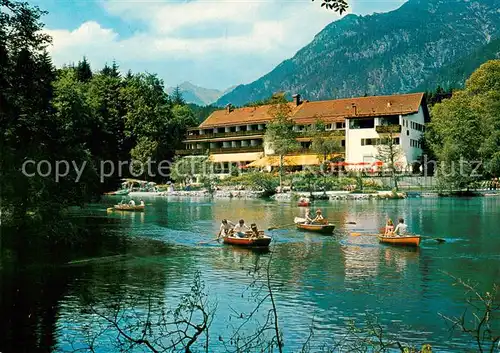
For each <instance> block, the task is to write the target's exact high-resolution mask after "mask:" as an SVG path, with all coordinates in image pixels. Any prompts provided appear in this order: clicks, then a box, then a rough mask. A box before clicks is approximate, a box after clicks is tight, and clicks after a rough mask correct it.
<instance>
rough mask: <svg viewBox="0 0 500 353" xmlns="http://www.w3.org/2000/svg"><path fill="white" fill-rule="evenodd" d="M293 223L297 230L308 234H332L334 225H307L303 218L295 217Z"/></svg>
mask: <svg viewBox="0 0 500 353" xmlns="http://www.w3.org/2000/svg"><path fill="white" fill-rule="evenodd" d="M294 223H295V225H296V226H297V228H298V229H300V230H305V231H309V232H316V233H322V234H332V233H333V231H334V230H335V225H334V224H332V223H324V224H320V223H308V222H307V221H306V219H305V218H301V217H295V219H294Z"/></svg>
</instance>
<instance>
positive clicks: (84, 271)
mask: <svg viewBox="0 0 500 353" xmlns="http://www.w3.org/2000/svg"><path fill="white" fill-rule="evenodd" d="M145 201H146V203H147V204H151V205H148V206H147V207H148V209H147V210H146V211H145V212H143V213H142V212H141V213H135V212H130V213H127V212H119V213H115V212H113V213H112V214H111V215H108V214H107V213H106V211H105V209H106V208H105V206H106V204H101V205H95V206H92V207H89V208H88V209H87V210H82V211H81V215H82V216H85V215H86V213H85V212H88V213H87V214H91V215H98V217H95V218H82V219H85V222H86V223H85V226H86V228H88V229H89V234H90V235H92V237H93V240H95V241H94V242H93V243H92V245H91V246H90V247H89V248H88V249H85V251H84V252H82V253H68V254H66V253H56V254H52V255H50V256H42V253H41V252H40V251H32V252H30V253H27V252H25V253H23V254H21V253H20V254H18V255H16V256H12V258H14V259H15V261H14V260H13V261H11V262H7V263H3V264H2V268H1V270H0V271H1V272H0V274H1V276H0V294H1V295H0V308H1V313H2V320H0V330H1V331H0V332H2V333H4V334H3V335H2V337H1V338H0V351H1V352H23V351H25V352H37V351H51V350H53V349H54V346H57V347H58V348H57V349H59V350H62V349H63V348H64V349H68V348H70V347H69V343H68V342H69V341H68V338H71V339H76V340H80V341H81V340H83V338H84V333H83V332H82V330H81V329H82V327H85V325H92V324H93V322H94V317H93V316H92V313H91V312H89V311H88V308H89V306H94V307H97V308H98V309H102V310H108V309H109V306H110V305H112V304H113V303H115V302H124V301H125V302H126V300H128V298H131V297H132V298H134V300H135V301H136V303H134V304H130V303H129V304H127V305H131V306H134V307H135V308H136V309H137V310H139V311H144V310H145V308H146V302H145V301H144V300H145V299H146V298H149V297H153V298H156V299H157V303H158V305H165V306H168V307H172V306H175V304H176V301H177V300H178V299H179V296H180V295H182V294H183V293H186V292H188V291H189V289H190V286H191V284H192V280H193V277H194V274H195V272H196V271H200V272H201V273H202V276H203V277H202V278H203V280H204V282H205V283H206V285H207V290H208V292H209V293H210V297H211V298H213V299H214V300H217V301H218V303H219V307H218V313H217V315H216V319H215V320H214V327H213V332H215V333H219V332H225V330H227V325H228V317H229V316H230V315H231V313H232V311H231V308H230V306H231V307H232V308H239V309H241V310H242V311H246V310H251V309H252V305H253V303H249V302H248V301H246V299H244V298H242V293H243V292H244V291H245V288H247V286H248V285H249V284H250V282H251V278H250V276H249V275H248V273H249V271H250V269H251V268H253V267H255V266H257V265H258V266H264V265H266V264H267V262H268V260H269V259H270V258H271V255H272V266H271V281H272V285H273V286H274V288H275V289H276V298H277V301H278V305H279V310H280V315H281V316H282V317H283V318H285V319H284V322H285V323H286V324H285V325H284V327H283V329H284V332H285V335H286V336H285V337H286V344H287V351H292V350H293V351H297V350H298V349H299V348H300V344H301V343H302V342H303V340H302V338H303V337H304V336H307V334H308V327H309V326H310V325H311V323H312V322H313V321H314V322H315V325H316V328H317V329H318V332H317V334H316V335H315V339H316V340H317V342H318V343H320V342H325V341H326V340H328V339H332V337H334V336H338V335H340V336H341V335H342V334H344V333H345V329H346V327H345V321H346V319H347V318H355V319H356V320H358V321H360V322H362V321H363V320H364V318H365V316H366V313H367V312H372V313H373V312H375V313H378V314H379V315H380V316H381V319H382V321H383V322H384V323H387V325H389V326H388V327H389V328H390V329H389V331H390V332H393V333H397V334H398V335H400V337H401V338H403V339H411V340H413V341H414V343H415V344H418V343H422V342H426V341H429V340H431V341H432V342H434V343H435V344H434V347H435V348H436V350H439V351H440V352H452V351H457V347H459V348H458V350H460V349H461V348H463V346H464V345H465V344H466V342H468V341H467V339H466V338H465V337H462V336H456V337H454V338H453V339H452V340H450V339H448V338H449V331H448V328H446V327H445V326H444V325H443V324H442V322H440V320H439V317H438V316H437V313H438V312H444V313H446V314H450V315H451V314H457V311H459V310H462V309H463V307H462V306H461V303H462V301H463V292H462V291H461V290H460V289H459V288H456V287H453V286H452V285H451V284H452V281H451V280H450V279H449V278H447V277H446V276H445V275H443V273H442V272H441V270H444V271H446V272H450V273H452V274H454V275H457V276H460V277H462V278H465V279H472V280H474V281H477V282H480V286H479V288H480V289H486V288H488V287H489V286H491V284H492V283H493V282H495V281H497V282H498V278H500V266H498V260H499V259H500V258H499V256H498V254H499V253H500V237H498V216H499V212H500V201H499V200H493V199H488V200H480V199H475V200H469V201H467V200H454V199H448V200H432V199H420V200H419V199H415V200H400V201H394V202H392V201H391V202H389V201H387V202H386V201H384V202H372V201H370V202H361V203H356V202H332V203H326V202H324V203H322V202H318V203H315V204H314V207H313V208H321V209H322V211H323V213H325V214H326V215H327V217H328V218H329V219H330V220H333V222H335V223H336V224H337V225H338V226H337V228H338V229H337V231H336V232H335V234H334V236H328V237H325V236H322V235H318V234H314V233H308V232H299V231H298V230H296V229H295V228H294V227H293V226H292V227H289V228H284V229H281V230H276V231H272V232H269V234H270V235H272V236H273V243H272V247H271V251H272V254H271V253H269V252H261V251H254V250H250V249H244V248H236V247H231V246H226V245H222V244H218V243H215V242H214V243H211V244H207V245H204V246H201V245H199V242H200V241H208V240H210V239H213V235H214V234H215V233H216V232H217V230H218V227H219V224H220V219H221V218H228V219H232V220H237V219H239V218H244V219H245V220H246V221H247V222H254V221H255V222H256V223H257V224H258V225H259V227H260V228H261V229H265V228H267V227H270V226H277V225H286V224H288V223H291V222H293V218H294V217H295V216H298V215H302V212H304V209H301V208H298V207H296V206H295V204H290V205H285V204H279V203H274V202H264V201H260V200H227V201H223V200H218V201H217V202H212V201H210V200H204V199H196V200H190V201H187V202H185V201H181V200H175V199H174V200H170V199H169V200H168V201H166V200H164V199H161V198H159V199H154V200H145ZM399 215H401V216H403V217H405V218H406V219H407V223H408V224H409V226H410V228H411V230H412V231H414V232H415V233H419V234H423V235H428V236H434V237H445V238H447V239H450V238H453V239H454V240H453V241H447V242H446V243H445V244H437V243H436V242H435V241H434V242H433V241H431V240H425V241H422V244H421V248H420V249H419V250H417V249H408V248H397V247H391V246H386V245H382V244H379V243H378V240H377V239H376V237H369V236H360V237H352V236H350V235H349V232H350V231H355V230H367V231H368V232H372V231H375V230H377V229H378V228H379V227H380V225H381V224H383V223H384V222H385V219H386V217H387V216H390V217H391V218H396V217H397V216H399ZM348 221H355V222H356V223H357V224H356V225H345V224H344V223H346V222H348ZM97 240H99V241H97ZM37 250H38V249H37ZM39 253H40V254H39ZM115 255H124V256H119V257H113V256H115ZM62 257H64V258H66V257H68V258H69V259H68V261H69V260H77V262H73V263H72V264H71V265H60V264H57V263H53V262H54V261H55V259H58V258H62ZM34 259H36V261H35V260H34ZM47 259H50V261H48V260H47ZM87 260H88V261H87ZM78 261H80V262H78ZM61 262H66V260H64V261H61ZM30 264H31V265H30ZM459 312H460V311H459ZM313 319H314V320H313ZM401 320H403V321H404V324H405V325H406V327H405V328H396V327H395V326H394V324H393V323H394V322H401ZM391 325H392V326H391ZM214 341H215V342H214V344H215V346H214V348H213V349H212V350H211V351H213V352H217V351H220V350H223V349H222V348H221V347H220V346H217V340H214ZM20 342H21V343H20ZM450 342H452V343H453V345H452V343H450ZM99 347H100V349H99V350H98V351H103V352H106V351H110V352H111V351H113V346H112V340H111V337H107V338H106V339H104V338H103V339H102V340H100V341H99Z"/></svg>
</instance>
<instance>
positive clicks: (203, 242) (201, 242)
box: [198, 238, 219, 245]
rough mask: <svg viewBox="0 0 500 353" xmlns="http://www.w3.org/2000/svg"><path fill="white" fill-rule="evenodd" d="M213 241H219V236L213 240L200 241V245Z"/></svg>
mask: <svg viewBox="0 0 500 353" xmlns="http://www.w3.org/2000/svg"><path fill="white" fill-rule="evenodd" d="M213 241H219V238H215V239H212V240H209V241H200V242H199V243H198V245H201V244H208V243H211V242H213Z"/></svg>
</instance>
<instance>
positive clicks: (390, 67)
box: [216, 0, 500, 106]
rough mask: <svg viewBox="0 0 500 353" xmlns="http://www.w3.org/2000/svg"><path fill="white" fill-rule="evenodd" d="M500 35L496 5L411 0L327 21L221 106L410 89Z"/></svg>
mask: <svg viewBox="0 0 500 353" xmlns="http://www.w3.org/2000/svg"><path fill="white" fill-rule="evenodd" d="M499 37H500V2H499V1H498V0H409V1H408V2H406V3H405V4H403V5H402V6H401V7H400V8H399V9H397V10H394V11H391V12H388V13H379V14H374V15H370V16H357V15H347V16H345V17H343V18H342V19H340V20H338V21H335V22H333V23H331V24H329V25H328V26H326V27H325V28H324V29H323V30H322V31H321V32H320V33H318V34H317V35H316V36H315V38H314V39H313V41H312V42H311V43H310V44H308V45H306V46H305V47H304V48H302V49H300V50H299V51H298V52H297V53H296V54H295V56H294V57H293V58H291V59H288V60H285V61H283V62H282V63H281V64H279V65H278V66H277V67H276V68H274V69H273V70H272V71H271V72H269V73H268V74H266V75H264V76H263V77H261V78H259V79H258V80H256V81H254V82H252V83H250V84H247V85H239V86H238V87H236V88H235V89H233V90H232V91H231V92H229V93H227V94H225V95H223V96H222V97H220V98H219V99H218V100H217V102H216V105H218V106H224V105H226V104H227V103H232V104H233V105H237V106H238V105H244V104H246V103H248V102H253V101H257V100H262V99H265V98H267V97H269V96H271V95H272V94H273V93H274V92H278V91H284V92H286V93H287V95H292V94H294V93H300V94H301V95H302V96H303V97H304V98H306V99H310V100H320V99H332V98H342V97H352V96H362V95H365V94H368V95H381V94H395V93H405V92H411V91H414V90H415V89H416V88H417V87H422V86H423V85H425V84H426V82H427V81H431V80H432V78H433V76H434V75H436V74H438V73H440V72H441V70H444V68H446V67H447V66H450V65H453V64H455V63H458V64H459V60H460V59H462V58H467V56H469V55H472V53H474V52H475V51H476V50H479V49H480V48H482V47H484V46H486V45H487V44H489V43H490V42H491V41H492V40H495V39H496V38H499ZM464 60H466V59H464Z"/></svg>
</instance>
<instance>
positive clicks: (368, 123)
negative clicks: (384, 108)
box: [349, 118, 375, 129]
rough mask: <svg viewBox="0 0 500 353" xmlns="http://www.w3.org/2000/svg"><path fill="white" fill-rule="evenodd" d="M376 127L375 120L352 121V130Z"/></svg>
mask: <svg viewBox="0 0 500 353" xmlns="http://www.w3.org/2000/svg"><path fill="white" fill-rule="evenodd" d="M374 127H375V119H373V118H370V119H350V120H349V128H350V129H373V128H374Z"/></svg>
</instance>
